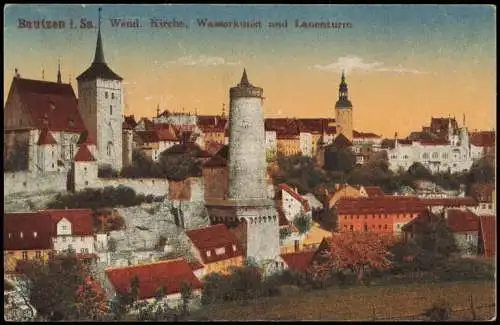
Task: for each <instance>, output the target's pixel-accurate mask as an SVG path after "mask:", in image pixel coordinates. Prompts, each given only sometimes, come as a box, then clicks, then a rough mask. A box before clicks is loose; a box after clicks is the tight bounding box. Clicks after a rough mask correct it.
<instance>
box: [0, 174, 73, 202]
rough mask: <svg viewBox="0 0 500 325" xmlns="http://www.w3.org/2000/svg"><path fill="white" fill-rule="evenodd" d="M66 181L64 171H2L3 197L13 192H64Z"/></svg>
mask: <svg viewBox="0 0 500 325" xmlns="http://www.w3.org/2000/svg"><path fill="white" fill-rule="evenodd" d="M66 181H67V173H66V172H51V173H43V174H42V173H36V174H35V173H31V172H16V173H4V174H3V184H4V185H3V187H4V197H5V196H7V195H10V194H15V193H38V192H49V191H50V192H65V191H66Z"/></svg>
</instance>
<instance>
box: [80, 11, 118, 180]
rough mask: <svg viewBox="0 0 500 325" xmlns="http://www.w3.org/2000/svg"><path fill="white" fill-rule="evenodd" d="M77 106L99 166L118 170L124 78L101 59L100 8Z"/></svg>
mask: <svg viewBox="0 0 500 325" xmlns="http://www.w3.org/2000/svg"><path fill="white" fill-rule="evenodd" d="M76 79H77V81H78V106H79V109H80V114H81V116H82V118H83V121H84V123H85V126H86V127H87V129H88V132H89V135H90V136H91V137H92V138H93V139H94V141H95V142H96V147H97V157H95V158H96V159H97V161H98V164H99V166H100V167H103V166H108V167H111V168H113V169H114V170H116V171H120V170H121V169H122V166H123V162H122V111H123V88H122V80H123V78H122V77H120V76H119V75H117V74H116V73H114V72H113V71H112V70H111V69H110V68H109V67H108V65H107V64H106V61H105V59H104V48H103V43H102V38H101V8H99V25H98V29H97V44H96V49H95V55H94V61H93V62H92V64H91V66H90V67H89V68H88V69H87V70H85V71H84V72H83V73H82V74H81V75H79V76H78V77H77V78H76Z"/></svg>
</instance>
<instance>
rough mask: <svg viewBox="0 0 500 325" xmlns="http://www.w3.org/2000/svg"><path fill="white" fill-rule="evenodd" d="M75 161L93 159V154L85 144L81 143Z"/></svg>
mask: <svg viewBox="0 0 500 325" xmlns="http://www.w3.org/2000/svg"><path fill="white" fill-rule="evenodd" d="M74 160H75V161H95V158H94V156H92V153H90V151H89V149H88V148H87V146H86V145H85V144H81V145H80V148H79V149H78V152H77V153H76V155H75V159H74Z"/></svg>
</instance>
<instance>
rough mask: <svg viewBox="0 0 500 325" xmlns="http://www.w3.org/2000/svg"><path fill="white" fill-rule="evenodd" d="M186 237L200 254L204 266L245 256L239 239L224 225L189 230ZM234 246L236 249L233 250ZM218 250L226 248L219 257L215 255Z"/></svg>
mask: <svg viewBox="0 0 500 325" xmlns="http://www.w3.org/2000/svg"><path fill="white" fill-rule="evenodd" d="M186 235H187V236H188V237H189V239H190V240H191V242H192V243H193V245H194V247H196V249H197V250H198V251H199V252H200V255H201V259H202V262H203V263H204V264H208V263H213V262H218V261H222V260H226V259H229V258H233V257H238V256H242V255H243V251H242V249H241V247H240V245H239V243H238V239H237V238H236V236H235V235H234V234H233V233H232V232H231V231H230V230H229V229H228V228H227V227H226V226H225V225H223V224H217V225H214V226H208V227H203V228H198V229H193V230H188V231H186ZM233 245H234V246H235V247H236V249H234V248H233ZM217 248H224V253H222V254H219V255H217V254H216V253H215V250H216V249H217ZM207 252H209V254H210V256H207Z"/></svg>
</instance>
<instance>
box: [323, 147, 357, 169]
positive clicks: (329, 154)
mask: <svg viewBox="0 0 500 325" xmlns="http://www.w3.org/2000/svg"><path fill="white" fill-rule="evenodd" d="M355 165H356V156H354V154H353V153H352V151H351V149H349V148H336V147H334V146H329V147H327V148H326V151H325V166H324V168H325V169H327V170H330V171H340V172H344V173H346V172H349V171H351V170H352V169H353V168H354V166H355Z"/></svg>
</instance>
